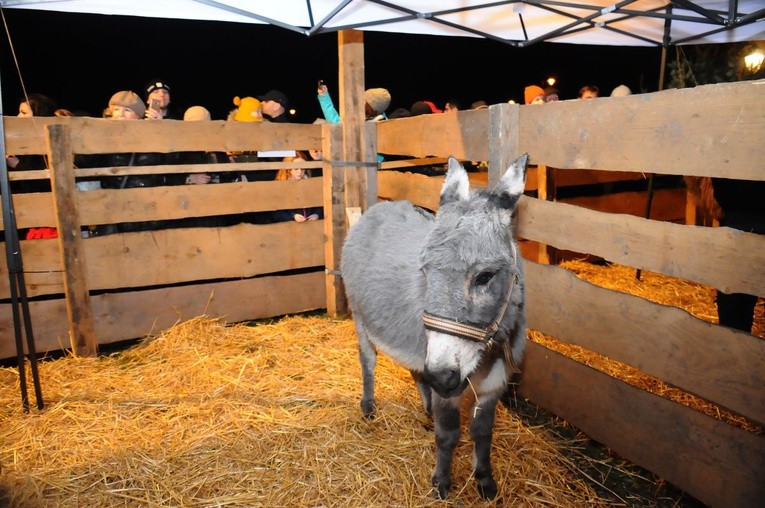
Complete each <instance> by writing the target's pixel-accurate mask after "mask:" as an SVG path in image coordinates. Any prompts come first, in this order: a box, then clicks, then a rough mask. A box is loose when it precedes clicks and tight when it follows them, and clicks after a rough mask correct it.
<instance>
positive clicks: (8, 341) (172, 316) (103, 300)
mask: <svg viewBox="0 0 765 508" xmlns="http://www.w3.org/2000/svg"><path fill="white" fill-rule="evenodd" d="M324 302H325V291H324V273H323V272H322V271H316V272H310V273H303V274H297V275H283V276H268V277H257V278H252V279H240V280H229V281H222V282H215V283H207V284H191V285H187V286H174V287H167V288H162V289H152V290H145V291H131V292H121V293H109V294H101V295H94V296H92V297H91V303H92V305H93V314H94V316H95V318H96V323H95V326H96V334H97V336H98V338H99V344H101V345H104V344H111V343H114V342H120V341H123V340H129V339H134V338H139V337H144V336H146V335H148V334H151V333H157V332H159V331H162V330H165V329H167V328H169V327H171V326H173V325H174V324H176V323H177V322H179V321H185V320H187V319H191V318H193V317H196V316H202V315H205V316H210V317H221V318H222V319H224V320H225V321H226V322H228V323H236V322H241V321H249V320H253V319H261V318H268V317H273V316H281V315H284V314H296V313H299V312H306V311H309V310H315V309H322V308H324ZM30 312H31V315H32V323H33V326H34V330H35V345H36V347H37V351H38V352H45V351H55V350H59V349H66V348H69V339H68V337H67V335H68V329H67V323H66V320H65V319H62V318H61V317H62V316H65V315H66V309H65V303H64V300H63V299H52V300H38V301H33V302H30ZM12 330H13V321H12V317H11V309H10V305H9V304H7V303H4V304H0V358H10V357H12V356H15V354H16V350H15V346H14V343H13V333H12Z"/></svg>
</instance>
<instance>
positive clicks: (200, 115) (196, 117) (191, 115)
mask: <svg viewBox="0 0 765 508" xmlns="http://www.w3.org/2000/svg"><path fill="white" fill-rule="evenodd" d="M183 119H184V120H185V121H187V122H199V121H205V120H210V112H209V111H207V108H205V107H204V106H191V107H190V108H189V109H187V110H186V112H185V113H184V114H183Z"/></svg>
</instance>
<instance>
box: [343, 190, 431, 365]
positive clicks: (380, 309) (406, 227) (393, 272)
mask: <svg viewBox="0 0 765 508" xmlns="http://www.w3.org/2000/svg"><path fill="white" fill-rule="evenodd" d="M433 222H434V220H433V216H432V215H431V214H429V213H427V212H425V211H424V210H422V209H420V208H417V207H415V206H414V205H412V204H411V203H409V202H408V201H386V202H381V203H378V204H376V205H374V206H372V207H370V208H369V210H367V212H366V213H364V216H363V218H362V220H361V221H359V222H358V223H357V224H356V225H355V226H353V227H352V228H351V231H350V233H349V234H348V237H347V238H346V241H345V244H344V245H343V256H342V260H341V265H340V270H341V273H342V274H343V282H344V284H345V289H346V294H347V296H348V300H349V301H350V302H352V307H353V319H354V321H355V323H356V329H357V332H359V333H360V334H364V336H367V337H368V338H369V339H370V341H371V342H372V343H373V344H374V345H375V346H377V347H378V348H380V349H381V350H383V351H384V352H385V354H387V355H388V356H390V357H391V358H393V359H394V360H395V361H396V362H397V363H399V364H401V365H403V366H405V367H406V368H408V369H409V370H412V371H416V372H421V371H422V369H423V365H424V361H425V342H424V341H425V337H424V336H423V334H422V330H423V326H422V312H423V305H424V303H423V299H422V294H423V292H424V287H422V284H420V277H419V274H418V271H419V266H420V260H419V257H420V253H421V252H422V250H423V248H424V246H425V241H426V238H427V236H428V234H429V233H430V231H431V230H432V228H433Z"/></svg>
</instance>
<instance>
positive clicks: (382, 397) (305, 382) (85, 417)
mask: <svg viewBox="0 0 765 508" xmlns="http://www.w3.org/2000/svg"><path fill="white" fill-rule="evenodd" d="M377 371H378V377H377V398H378V404H379V406H380V407H379V416H378V418H377V419H376V420H374V421H372V422H368V421H365V420H364V419H363V418H362V416H361V413H360V408H359V397H360V392H361V381H360V379H361V378H360V368H359V366H358V358H357V352H356V345H355V334H354V331H353V326H352V323H351V322H350V321H349V320H342V321H336V320H332V319H329V318H327V317H315V316H314V317H305V316H299V317H291V318H286V319H282V320H279V321H277V322H275V323H261V324H259V325H258V326H254V327H248V326H244V325H233V326H224V325H223V324H222V323H220V322H218V321H215V320H212V319H208V318H204V317H200V318H196V319H193V320H191V321H188V322H185V323H181V324H178V325H176V326H175V327H173V328H172V329H170V330H168V331H167V332H166V333H163V334H161V335H159V336H157V337H155V338H151V339H148V340H146V341H144V342H143V343H141V344H139V345H137V346H134V347H132V348H130V349H127V350H125V351H122V352H120V353H116V354H113V355H111V356H108V357H100V358H71V357H69V358H63V359H58V360H54V361H47V362H43V363H42V364H41V365H40V376H41V379H42V391H43V394H44V396H45V400H46V408H45V409H44V410H43V411H42V412H38V411H36V410H34V409H33V410H32V411H31V412H30V413H29V414H24V413H23V412H22V409H21V404H20V401H19V393H18V377H17V373H16V371H15V369H2V370H0V397H1V399H0V400H2V404H1V405H0V408H1V409H0V410H1V411H2V415H1V416H0V418H1V419H2V421H3V424H2V427H1V430H0V445H1V446H0V448H1V451H0V467H1V468H2V469H1V470H0V489H2V491H4V492H3V494H4V496H5V498H6V500H7V501H8V503H9V504H10V505H11V506H18V507H40V506H56V507H59V506H60V507H68V506H72V507H74V506H77V507H88V506H99V507H100V506H182V507H206V506H242V507H244V506H268V507H277V506H280V507H281V506H301V507H303V506H323V507H331V506H344V507H345V506H352V507H357V506H359V507H360V506H381V507H382V506H386V507H387V506H443V505H449V506H483V505H496V504H498V503H501V502H502V500H499V501H495V502H494V503H484V502H481V501H480V500H479V498H478V495H477V493H476V489H475V482H473V481H472V479H470V478H469V477H468V476H469V473H470V462H471V457H470V455H471V448H470V442H469V438H468V437H463V442H462V443H461V444H460V446H459V447H458V449H457V452H456V454H455V464H454V485H455V490H454V491H453V492H452V493H451V495H450V500H449V501H448V502H447V503H444V502H441V501H437V500H436V499H435V498H434V497H433V494H432V492H431V487H430V484H429V483H430V482H429V478H430V474H431V473H432V467H433V460H434V459H433V447H434V444H433V434H432V428H431V424H430V422H429V421H428V419H427V418H426V417H425V415H424V413H423V411H422V409H421V406H420V402H419V396H418V395H417V390H416V389H415V388H414V386H413V383H412V382H411V379H410V377H409V374H408V372H406V371H404V370H403V369H401V368H399V367H396V366H394V365H393V364H392V363H390V361H388V360H387V359H386V358H384V357H382V356H381V357H380V361H379V362H378V368H377ZM497 420H498V422H497V426H496V437H495V450H494V458H495V460H494V465H495V469H496V471H495V475H496V478H497V482H498V484H499V487H500V492H501V496H502V498H503V500H504V501H505V503H506V504H509V505H512V506H521V507H525V506H528V507H532V506H534V507H537V506H561V507H563V506H583V505H590V506H606V505H608V503H607V502H606V501H605V500H603V499H599V498H598V497H597V495H596V494H595V493H594V491H593V490H592V488H591V487H589V486H588V485H587V483H586V482H585V481H583V479H582V478H581V475H579V474H578V473H577V469H576V466H574V465H573V463H572V462H570V461H569V460H567V459H566V457H565V456H564V455H563V454H562V453H560V451H559V450H558V449H556V447H555V446H554V445H553V444H552V443H551V442H550V439H549V436H548V435H547V434H546V432H545V430H544V429H543V428H534V427H529V426H527V425H524V424H523V423H522V422H521V421H520V420H519V419H518V418H516V417H515V416H514V413H513V412H510V411H508V410H507V409H505V408H504V407H502V408H500V409H498V418H497Z"/></svg>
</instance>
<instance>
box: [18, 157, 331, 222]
mask: <svg viewBox="0 0 765 508" xmlns="http://www.w3.org/2000/svg"><path fill="white" fill-rule="evenodd" d="M231 165H232V164H229V166H231ZM52 199H53V198H52V196H51V194H49V193H35V194H19V195H17V196H14V204H17V203H18V208H17V210H18V214H17V220H16V224H17V225H18V227H20V228H26V227H39V226H51V225H55V217H54V214H53V206H52V205H51V202H52ZM77 201H78V207H79V211H80V221H81V223H82V224H116V223H120V222H132V221H145V220H164V219H181V218H186V217H205V216H217V215H229V214H232V215H236V214H241V213H247V212H267V211H272V210H280V209H290V208H304V207H312V206H323V201H322V182H321V179H319V178H307V179H305V180H286V181H263V182H237V183H224V184H213V185H177V186H166V187H143V188H132V189H102V190H93V191H88V192H79V193H77Z"/></svg>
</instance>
